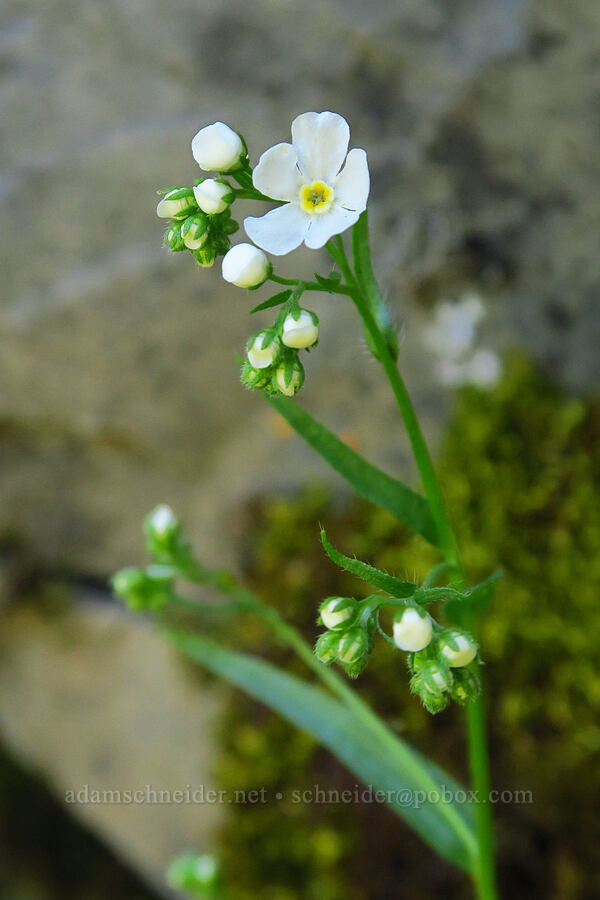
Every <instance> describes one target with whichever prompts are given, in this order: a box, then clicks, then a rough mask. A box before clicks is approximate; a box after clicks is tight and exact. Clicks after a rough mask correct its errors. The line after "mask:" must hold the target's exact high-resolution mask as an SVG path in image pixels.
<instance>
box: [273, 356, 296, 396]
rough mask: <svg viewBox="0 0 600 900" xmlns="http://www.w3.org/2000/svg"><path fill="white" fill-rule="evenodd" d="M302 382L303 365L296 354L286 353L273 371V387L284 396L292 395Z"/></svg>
mask: <svg viewBox="0 0 600 900" xmlns="http://www.w3.org/2000/svg"><path fill="white" fill-rule="evenodd" d="M303 384H304V366H303V365H302V363H301V362H300V360H299V359H298V356H297V354H295V353H287V354H286V355H285V357H284V359H283V360H282V361H281V362H280V363H279V365H278V366H277V368H276V369H275V371H274V373H273V387H274V388H275V389H276V390H277V391H279V392H280V393H282V394H284V395H285V396H286V397H293V396H294V395H295V394H297V393H298V391H299V390H300V388H301V387H302V385H303Z"/></svg>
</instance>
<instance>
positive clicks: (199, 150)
mask: <svg viewBox="0 0 600 900" xmlns="http://www.w3.org/2000/svg"><path fill="white" fill-rule="evenodd" d="M192 156H193V157H194V159H195V160H196V162H197V163H198V165H199V166H200V168H201V169H204V171H205V172H233V171H234V170H235V169H239V168H240V166H241V164H242V160H243V159H244V158H245V156H246V148H245V147H244V144H243V142H242V139H241V138H240V136H239V134H236V132H235V131H233V129H231V128H230V127H229V125H225V123H224V122H214V123H213V124H212V125H207V126H206V127H205V128H201V129H200V131H199V132H198V134H197V135H195V137H194V138H193V139H192Z"/></svg>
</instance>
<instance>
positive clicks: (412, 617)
mask: <svg viewBox="0 0 600 900" xmlns="http://www.w3.org/2000/svg"><path fill="white" fill-rule="evenodd" d="M393 630H394V642H395V644H396V646H397V647H399V648H400V649H401V650H406V651H408V652H410V653H416V652H417V651H418V650H423V648H424V647H426V646H427V645H428V644H429V643H430V641H431V636H432V633H433V629H432V625H431V619H430V617H429V616H428V615H427V613H424V614H423V615H421V614H420V613H419V611H418V610H416V609H414V608H413V607H407V608H406V609H404V610H402V612H401V613H398V615H397V616H396V619H395V621H394V628H393Z"/></svg>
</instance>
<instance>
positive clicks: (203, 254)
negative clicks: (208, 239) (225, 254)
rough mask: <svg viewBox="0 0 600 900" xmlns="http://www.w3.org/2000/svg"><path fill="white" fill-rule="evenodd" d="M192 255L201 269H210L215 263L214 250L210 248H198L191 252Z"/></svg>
mask: <svg viewBox="0 0 600 900" xmlns="http://www.w3.org/2000/svg"><path fill="white" fill-rule="evenodd" d="M192 253H193V254H194V259H195V260H196V262H197V263H198V265H199V266H202V268H203V269H210V267H211V266H213V265H214V263H215V257H216V254H215V248H214V247H212V246H208V245H206V246H204V247H200V249H199V250H192Z"/></svg>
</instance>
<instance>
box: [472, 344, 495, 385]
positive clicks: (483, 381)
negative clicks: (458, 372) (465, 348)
mask: <svg viewBox="0 0 600 900" xmlns="http://www.w3.org/2000/svg"><path fill="white" fill-rule="evenodd" d="M501 375H502V364H501V363H500V360H499V359H498V356H497V355H496V354H495V353H494V351H493V350H489V349H487V348H482V349H481V350H477V352H476V353H474V354H473V358H472V359H471V360H470V361H469V362H468V364H467V378H468V380H469V382H470V383H471V384H475V385H476V386H477V387H480V388H490V387H494V385H495V384H497V383H498V380H499V378H500V376H501Z"/></svg>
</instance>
